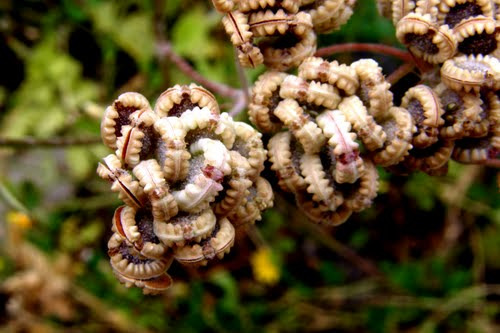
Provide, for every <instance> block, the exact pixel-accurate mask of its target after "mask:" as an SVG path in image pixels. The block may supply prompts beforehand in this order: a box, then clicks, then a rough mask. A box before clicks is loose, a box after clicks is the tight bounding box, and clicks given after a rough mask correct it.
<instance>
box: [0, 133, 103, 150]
mask: <svg viewBox="0 0 500 333" xmlns="http://www.w3.org/2000/svg"><path fill="white" fill-rule="evenodd" d="M99 143H101V138H100V137H97V136H95V137H93V136H92V137H81V138H79V137H52V138H36V137H32V136H26V137H23V138H0V147H12V148H26V149H33V148H55V147H62V146H81V145H95V144H99Z"/></svg>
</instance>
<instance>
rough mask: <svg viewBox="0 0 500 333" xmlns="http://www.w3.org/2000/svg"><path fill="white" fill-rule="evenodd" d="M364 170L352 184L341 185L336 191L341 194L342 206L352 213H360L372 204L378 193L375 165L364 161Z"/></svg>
mask: <svg viewBox="0 0 500 333" xmlns="http://www.w3.org/2000/svg"><path fill="white" fill-rule="evenodd" d="M364 164H365V170H364V172H363V174H362V175H361V177H360V178H359V179H358V181H357V182H356V183H354V184H347V183H344V184H341V185H339V187H338V191H339V192H340V193H342V194H343V197H344V205H345V206H346V207H347V208H348V209H349V210H352V211H353V212H360V211H362V210H364V209H366V208H368V207H370V206H371V205H372V204H373V199H375V197H376V196H377V191H378V185H379V182H378V171H377V168H376V167H375V165H374V164H373V163H372V162H371V161H369V160H364ZM353 187H354V188H353Z"/></svg>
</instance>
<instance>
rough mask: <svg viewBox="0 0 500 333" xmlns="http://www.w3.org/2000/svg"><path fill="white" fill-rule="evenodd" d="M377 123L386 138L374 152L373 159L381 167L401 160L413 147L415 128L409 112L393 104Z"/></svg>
mask: <svg viewBox="0 0 500 333" xmlns="http://www.w3.org/2000/svg"><path fill="white" fill-rule="evenodd" d="M379 124H380V126H382V128H383V130H384V133H386V135H387V140H386V142H385V144H384V147H383V148H382V149H379V150H378V151H375V152H374V154H373V155H372V158H373V161H374V162H375V164H377V165H380V166H383V167H387V166H390V165H394V164H397V163H399V162H401V161H402V160H403V159H404V157H405V156H407V155H408V152H409V150H410V149H412V148H413V146H412V145H411V141H412V137H413V133H414V132H416V130H417V129H416V127H415V126H414V125H413V119H412V117H411V115H410V113H409V112H408V111H407V110H406V109H404V108H399V107H395V106H393V107H392V108H390V109H389V112H388V116H387V117H386V118H385V119H384V120H383V121H381V122H379Z"/></svg>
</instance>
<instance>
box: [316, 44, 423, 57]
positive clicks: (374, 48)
mask: <svg viewBox="0 0 500 333" xmlns="http://www.w3.org/2000/svg"><path fill="white" fill-rule="evenodd" d="M360 51H365V52H373V53H381V54H386V55H390V56H393V57H396V58H399V59H401V60H402V61H404V62H412V61H413V57H412V56H411V54H410V52H408V51H404V50H401V49H398V48H396V47H393V46H389V45H383V44H370V43H344V44H337V45H332V46H327V47H323V48H321V49H319V50H317V51H316V53H315V55H316V56H318V57H324V56H328V55H331V54H335V53H344V52H360Z"/></svg>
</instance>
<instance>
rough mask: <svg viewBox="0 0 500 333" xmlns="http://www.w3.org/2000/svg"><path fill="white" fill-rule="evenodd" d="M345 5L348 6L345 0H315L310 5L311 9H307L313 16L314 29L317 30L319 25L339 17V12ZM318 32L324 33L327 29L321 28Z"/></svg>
mask: <svg viewBox="0 0 500 333" xmlns="http://www.w3.org/2000/svg"><path fill="white" fill-rule="evenodd" d="M344 6H346V4H345V1H344V0H324V1H314V3H313V4H312V6H310V7H311V9H309V10H308V11H307V13H309V14H310V15H311V17H312V22H313V24H314V29H315V30H316V29H317V27H318V26H321V25H323V24H325V23H326V22H329V21H330V20H331V19H332V18H337V15H338V13H339V12H340V11H341V9H342V7H344ZM316 31H318V30H316ZM318 32H321V33H323V32H327V31H326V30H325V31H323V30H321V31H318Z"/></svg>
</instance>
